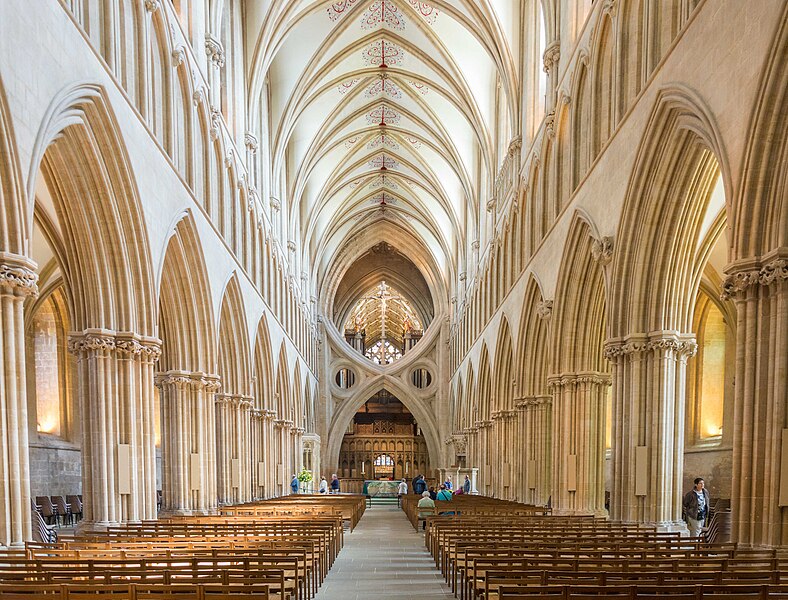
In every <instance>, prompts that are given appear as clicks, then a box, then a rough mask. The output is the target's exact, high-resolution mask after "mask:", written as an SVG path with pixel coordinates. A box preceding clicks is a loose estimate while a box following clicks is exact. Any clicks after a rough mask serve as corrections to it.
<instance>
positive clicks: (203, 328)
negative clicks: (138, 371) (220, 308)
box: [158, 210, 217, 373]
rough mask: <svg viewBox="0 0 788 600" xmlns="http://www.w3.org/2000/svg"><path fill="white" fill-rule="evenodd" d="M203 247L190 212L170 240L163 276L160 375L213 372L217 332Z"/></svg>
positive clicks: (160, 299) (161, 279)
mask: <svg viewBox="0 0 788 600" xmlns="http://www.w3.org/2000/svg"><path fill="white" fill-rule="evenodd" d="M213 314H214V312H213V308H212V303H211V296H210V284H209V280H208V273H207V270H206V266H205V256H204V253H203V248H202V243H201V242H200V239H199V235H198V233H197V229H196V225H195V222H194V216H193V214H192V212H191V211H190V210H187V211H186V212H185V214H184V215H183V216H182V217H180V219H179V220H178V222H177V224H176V225H175V227H174V229H173V230H172V235H171V236H170V238H169V240H168V241H167V250H166V251H165V254H164V262H163V265H162V270H161V274H160V277H159V336H160V337H161V339H162V341H163V344H162V356H161V359H160V362H159V365H158V368H159V370H160V371H171V370H181V371H190V372H204V373H211V372H212V369H213V366H214V365H215V364H216V351H217V349H216V332H215V330H214V326H213V317H212V315H213Z"/></svg>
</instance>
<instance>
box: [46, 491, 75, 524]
mask: <svg viewBox="0 0 788 600" xmlns="http://www.w3.org/2000/svg"><path fill="white" fill-rule="evenodd" d="M51 500H52V503H53V504H54V506H55V508H56V509H57V513H58V515H59V516H60V517H62V518H63V525H64V526H65V525H73V524H74V517H73V515H72V514H71V507H70V506H69V505H68V504H67V503H66V499H65V498H64V497H63V496H52V498H51Z"/></svg>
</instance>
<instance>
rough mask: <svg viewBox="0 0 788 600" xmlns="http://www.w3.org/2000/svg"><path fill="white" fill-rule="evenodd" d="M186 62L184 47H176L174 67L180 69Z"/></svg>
mask: <svg viewBox="0 0 788 600" xmlns="http://www.w3.org/2000/svg"><path fill="white" fill-rule="evenodd" d="M185 60H186V49H185V48H184V47H183V46H176V47H175V48H173V50H172V66H173V67H176V68H177V67H180V66H181V65H182V64H183V63H184V61H185Z"/></svg>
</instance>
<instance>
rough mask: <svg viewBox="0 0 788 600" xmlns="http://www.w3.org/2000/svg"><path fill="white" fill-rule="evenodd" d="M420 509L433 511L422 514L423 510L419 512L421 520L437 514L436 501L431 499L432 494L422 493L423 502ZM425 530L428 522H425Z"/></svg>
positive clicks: (419, 505) (420, 501) (421, 501)
mask: <svg viewBox="0 0 788 600" xmlns="http://www.w3.org/2000/svg"><path fill="white" fill-rule="evenodd" d="M418 508H419V509H425V508H428V509H431V510H429V511H425V512H422V511H421V510H419V520H421V519H424V518H425V517H426V516H428V515H434V514H435V500H433V499H432V498H430V493H429V492H422V494H421V500H419V504H418ZM423 529H427V521H426V520H425V521H424V526H423Z"/></svg>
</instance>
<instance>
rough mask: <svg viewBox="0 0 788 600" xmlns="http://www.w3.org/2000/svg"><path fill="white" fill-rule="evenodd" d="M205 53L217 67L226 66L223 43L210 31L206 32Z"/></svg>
mask: <svg viewBox="0 0 788 600" xmlns="http://www.w3.org/2000/svg"><path fill="white" fill-rule="evenodd" d="M205 53H206V54H207V55H208V59H209V60H210V61H211V62H212V63H213V66H214V67H216V68H217V69H221V68H222V67H223V66H224V47H223V46H222V43H221V42H220V41H219V40H218V39H217V38H215V37H214V36H213V35H211V34H210V33H206V34H205Z"/></svg>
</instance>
